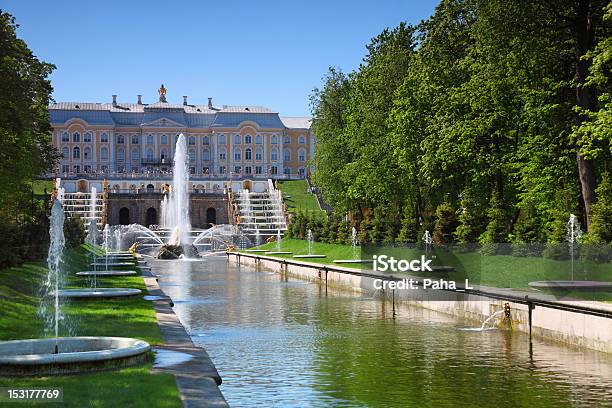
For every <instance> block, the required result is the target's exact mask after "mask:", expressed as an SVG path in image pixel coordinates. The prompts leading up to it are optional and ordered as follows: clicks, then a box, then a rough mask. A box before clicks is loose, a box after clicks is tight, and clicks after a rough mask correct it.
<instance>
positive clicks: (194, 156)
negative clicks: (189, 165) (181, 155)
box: [189, 149, 196, 161]
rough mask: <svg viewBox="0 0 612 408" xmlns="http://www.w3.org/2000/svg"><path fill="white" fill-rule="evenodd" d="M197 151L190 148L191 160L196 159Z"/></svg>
mask: <svg viewBox="0 0 612 408" xmlns="http://www.w3.org/2000/svg"><path fill="white" fill-rule="evenodd" d="M195 159H196V153H195V149H189V161H195Z"/></svg>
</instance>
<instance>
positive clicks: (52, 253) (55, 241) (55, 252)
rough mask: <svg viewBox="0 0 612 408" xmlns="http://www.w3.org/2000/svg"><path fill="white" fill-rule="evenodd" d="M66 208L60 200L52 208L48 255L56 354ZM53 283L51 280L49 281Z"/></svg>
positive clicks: (56, 350) (57, 348) (56, 352)
mask: <svg viewBox="0 0 612 408" xmlns="http://www.w3.org/2000/svg"><path fill="white" fill-rule="evenodd" d="M64 220H65V216H64V209H63V208H62V204H61V202H60V201H59V200H55V201H54V202H53V207H52V208H51V220H50V227H49V236H50V243H49V254H48V256H47V268H48V269H49V273H48V275H47V281H48V282H49V281H50V280H53V282H52V284H53V286H54V289H55V290H54V296H55V299H54V307H55V312H54V322H53V323H54V334H55V354H58V352H59V346H58V337H59V319H60V306H59V281H60V272H61V271H60V264H61V262H62V253H63V252H64V245H65V238H64ZM49 283H51V282H49Z"/></svg>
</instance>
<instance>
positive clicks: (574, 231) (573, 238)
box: [566, 214, 582, 280]
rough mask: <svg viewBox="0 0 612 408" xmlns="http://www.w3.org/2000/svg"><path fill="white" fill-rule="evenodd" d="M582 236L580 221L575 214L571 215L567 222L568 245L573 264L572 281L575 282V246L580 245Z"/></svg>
mask: <svg viewBox="0 0 612 408" xmlns="http://www.w3.org/2000/svg"><path fill="white" fill-rule="evenodd" d="M581 236H582V230H581V229H580V221H578V217H576V216H575V215H574V214H570V217H569V220H568V221H567V236H566V238H567V244H568V247H569V255H570V259H571V263H572V272H571V276H572V280H574V256H575V245H576V244H578V242H579V240H580V237H581Z"/></svg>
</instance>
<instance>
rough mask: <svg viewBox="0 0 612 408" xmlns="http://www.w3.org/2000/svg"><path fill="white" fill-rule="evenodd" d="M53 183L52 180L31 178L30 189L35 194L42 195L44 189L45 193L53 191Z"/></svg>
mask: <svg viewBox="0 0 612 408" xmlns="http://www.w3.org/2000/svg"><path fill="white" fill-rule="evenodd" d="M53 183H54V182H53V181H52V180H33V181H32V191H33V192H34V194H35V195H43V194H45V189H46V190H47V194H51V191H53Z"/></svg>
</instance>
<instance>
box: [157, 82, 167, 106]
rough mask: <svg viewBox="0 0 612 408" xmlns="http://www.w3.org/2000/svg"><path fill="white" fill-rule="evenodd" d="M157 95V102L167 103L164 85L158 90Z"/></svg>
mask: <svg viewBox="0 0 612 408" xmlns="http://www.w3.org/2000/svg"><path fill="white" fill-rule="evenodd" d="M157 93H158V94H159V101H160V102H167V101H166V88H165V87H164V84H161V87H160V88H159V90H158V91H157Z"/></svg>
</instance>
